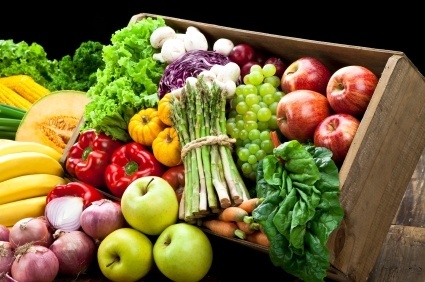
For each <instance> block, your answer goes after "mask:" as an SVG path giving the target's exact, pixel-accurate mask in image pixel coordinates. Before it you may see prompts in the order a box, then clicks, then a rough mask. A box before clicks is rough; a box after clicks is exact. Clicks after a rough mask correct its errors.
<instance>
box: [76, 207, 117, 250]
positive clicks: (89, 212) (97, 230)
mask: <svg viewBox="0 0 425 282" xmlns="http://www.w3.org/2000/svg"><path fill="white" fill-rule="evenodd" d="M80 224H81V227H82V229H83V230H84V232H85V233H86V234H88V235H89V236H91V237H92V238H93V239H95V240H96V242H98V241H101V240H103V238H105V237H106V236H107V235H108V234H109V233H111V232H112V231H115V230H117V229H119V228H121V227H123V226H124V224H125V219H124V216H123V214H122V212H121V205H120V204H119V203H117V202H113V201H111V200H109V199H102V200H99V201H94V202H92V203H91V205H90V206H88V207H87V208H86V209H85V210H84V211H83V212H82V213H81V217H80Z"/></svg>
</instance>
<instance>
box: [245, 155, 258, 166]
mask: <svg viewBox="0 0 425 282" xmlns="http://www.w3.org/2000/svg"><path fill="white" fill-rule="evenodd" d="M247 162H248V163H249V164H251V165H253V164H255V163H257V162H258V160H257V157H256V156H255V155H249V157H248V160H247Z"/></svg>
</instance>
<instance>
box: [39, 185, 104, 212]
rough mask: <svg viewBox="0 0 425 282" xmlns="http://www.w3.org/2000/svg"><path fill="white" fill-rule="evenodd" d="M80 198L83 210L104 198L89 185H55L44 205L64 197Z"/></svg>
mask: <svg viewBox="0 0 425 282" xmlns="http://www.w3.org/2000/svg"><path fill="white" fill-rule="evenodd" d="M65 196H73V197H81V198H83V204H84V208H87V207H88V206H89V205H90V204H91V203H92V202H94V201H97V200H101V199H104V198H105V197H104V196H103V194H102V193H101V192H99V191H98V190H97V189H96V188H95V187H93V186H91V185H90V184H87V183H83V182H79V181H74V182H69V183H66V184H58V185H56V186H55V187H54V188H53V189H52V190H50V192H49V193H48V194H47V197H46V204H47V203H49V202H50V201H51V200H53V199H56V198H60V197H65Z"/></svg>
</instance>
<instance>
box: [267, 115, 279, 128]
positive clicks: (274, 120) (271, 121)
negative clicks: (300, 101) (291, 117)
mask: <svg viewBox="0 0 425 282" xmlns="http://www.w3.org/2000/svg"><path fill="white" fill-rule="evenodd" d="M268 124H269V125H268V127H269V129H270V130H276V129H278V128H279V126H278V125H277V118H276V115H272V116H271V117H270V119H269V121H268Z"/></svg>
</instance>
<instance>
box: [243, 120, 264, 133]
mask: <svg viewBox="0 0 425 282" xmlns="http://www.w3.org/2000/svg"><path fill="white" fill-rule="evenodd" d="M267 127H268V125H267ZM257 128H258V123H257V122H256V121H252V120H249V121H247V122H245V129H246V130H247V131H248V132H250V131H251V130H254V129H257Z"/></svg>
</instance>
